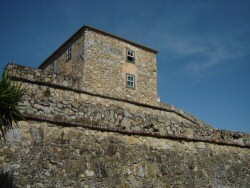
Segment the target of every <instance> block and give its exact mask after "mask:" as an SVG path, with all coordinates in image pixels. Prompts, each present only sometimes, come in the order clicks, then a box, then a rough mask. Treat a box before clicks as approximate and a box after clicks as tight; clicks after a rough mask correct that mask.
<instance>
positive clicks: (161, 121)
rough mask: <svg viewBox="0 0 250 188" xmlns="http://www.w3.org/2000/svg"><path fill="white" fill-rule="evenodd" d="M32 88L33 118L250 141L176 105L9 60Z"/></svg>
mask: <svg viewBox="0 0 250 188" xmlns="http://www.w3.org/2000/svg"><path fill="white" fill-rule="evenodd" d="M6 70H7V71H8V72H9V74H10V75H12V76H13V78H14V79H15V80H17V81H20V82H22V84H23V87H24V88H25V89H26V93H25V96H24V98H23V102H22V103H23V104H24V105H25V106H26V107H27V108H25V109H24V110H23V113H24V114H25V115H26V117H27V118H28V119H29V118H30V119H35V120H39V119H41V121H45V120H46V121H50V122H53V121H57V122H58V123H71V124H76V125H77V126H79V125H80V124H82V125H92V126H99V127H102V128H103V129H107V130H108V129H109V130H112V131H119V132H124V133H125V132H127V133H129V134H131V133H133V134H144V135H151V136H154V137H165V138H171V139H179V140H187V141H188V140H190V141H203V142H212V143H217V144H225V145H237V146H240V147H250V136H249V135H248V134H244V133H240V132H232V131H225V130H218V129H215V128H213V127H211V126H209V125H206V124H205V123H203V122H202V121H200V120H199V119H197V118H195V117H194V116H192V115H191V114H189V113H186V112H184V111H182V110H179V109H177V108H175V107H173V106H171V105H167V104H163V103H159V104H158V105H157V106H151V105H146V104H142V103H137V102H135V101H128V100H124V99H119V98H115V97H113V96H112V95H109V96H104V95H101V94H93V93H90V92H88V91H85V90H82V89H81V88H80V86H79V85H77V84H75V83H74V80H72V78H70V77H65V76H61V75H56V74H51V73H43V72H41V70H39V69H32V68H30V67H22V66H17V65H9V66H8V67H7V69H6Z"/></svg>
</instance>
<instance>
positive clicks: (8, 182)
mask: <svg viewBox="0 0 250 188" xmlns="http://www.w3.org/2000/svg"><path fill="white" fill-rule="evenodd" d="M13 179H14V177H13V173H11V172H8V171H7V172H4V171H0V186H1V188H17V186H16V185H15V184H14V182H13Z"/></svg>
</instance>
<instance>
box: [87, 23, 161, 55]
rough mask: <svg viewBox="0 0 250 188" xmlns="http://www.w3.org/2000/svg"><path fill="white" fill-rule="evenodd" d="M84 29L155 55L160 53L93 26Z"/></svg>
mask: <svg viewBox="0 0 250 188" xmlns="http://www.w3.org/2000/svg"><path fill="white" fill-rule="evenodd" d="M83 28H84V29H89V30H92V31H95V32H97V33H101V34H103V35H107V36H110V37H113V38H115V39H118V40H121V41H124V42H127V43H129V44H132V45H133V46H136V47H139V48H142V49H145V50H148V51H150V52H153V53H155V54H157V53H158V51H157V50H154V49H152V48H149V47H147V46H144V45H142V44H138V43H136V42H133V41H131V40H128V39H125V38H122V37H120V36H117V35H114V34H112V33H108V32H106V31H102V30H100V29H96V28H94V27H92V26H89V25H84V26H83Z"/></svg>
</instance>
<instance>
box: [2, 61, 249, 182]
mask: <svg viewBox="0 0 250 188" xmlns="http://www.w3.org/2000/svg"><path fill="white" fill-rule="evenodd" d="M6 71H8V73H9V74H10V75H12V77H13V79H14V80H16V81H18V82H21V83H22V85H23V87H24V88H25V95H24V97H23V100H22V103H21V104H22V105H24V106H25V108H24V109H23V111H22V113H23V114H24V115H25V117H26V120H27V121H26V122H20V124H19V127H16V128H15V129H14V130H13V131H11V132H9V133H8V135H7V142H6V143H1V150H0V154H1V158H0V166H1V168H2V169H5V170H10V171H13V172H14V176H15V181H16V183H17V184H18V185H19V187H248V186H249V181H250V176H249V175H250V171H249V169H250V168H249V167H250V160H249V158H250V135H248V134H244V133H240V132H231V131H224V130H217V129H215V128H213V127H211V126H209V125H206V124H205V123H203V122H202V121H200V120H199V119H197V118H195V117H194V116H192V115H191V114H189V113H186V112H184V111H182V110H179V109H176V108H175V107H173V106H170V105H167V104H162V103H159V104H158V105H157V106H153V105H145V104H142V103H135V102H131V101H126V100H123V99H119V98H115V96H112V95H111V96H110V95H107V96H106V95H99V94H98V95H97V94H95V93H90V92H87V91H84V90H79V89H77V85H75V83H74V82H73V81H72V80H71V79H68V78H69V77H65V76H62V75H58V74H52V73H47V72H42V71H41V70H39V69H32V68H30V67H24V66H18V65H9V66H8V67H7V68H6Z"/></svg>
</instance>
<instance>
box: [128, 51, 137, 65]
mask: <svg viewBox="0 0 250 188" xmlns="http://www.w3.org/2000/svg"><path fill="white" fill-rule="evenodd" d="M127 61H129V62H131V63H135V52H134V51H132V50H129V49H127Z"/></svg>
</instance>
